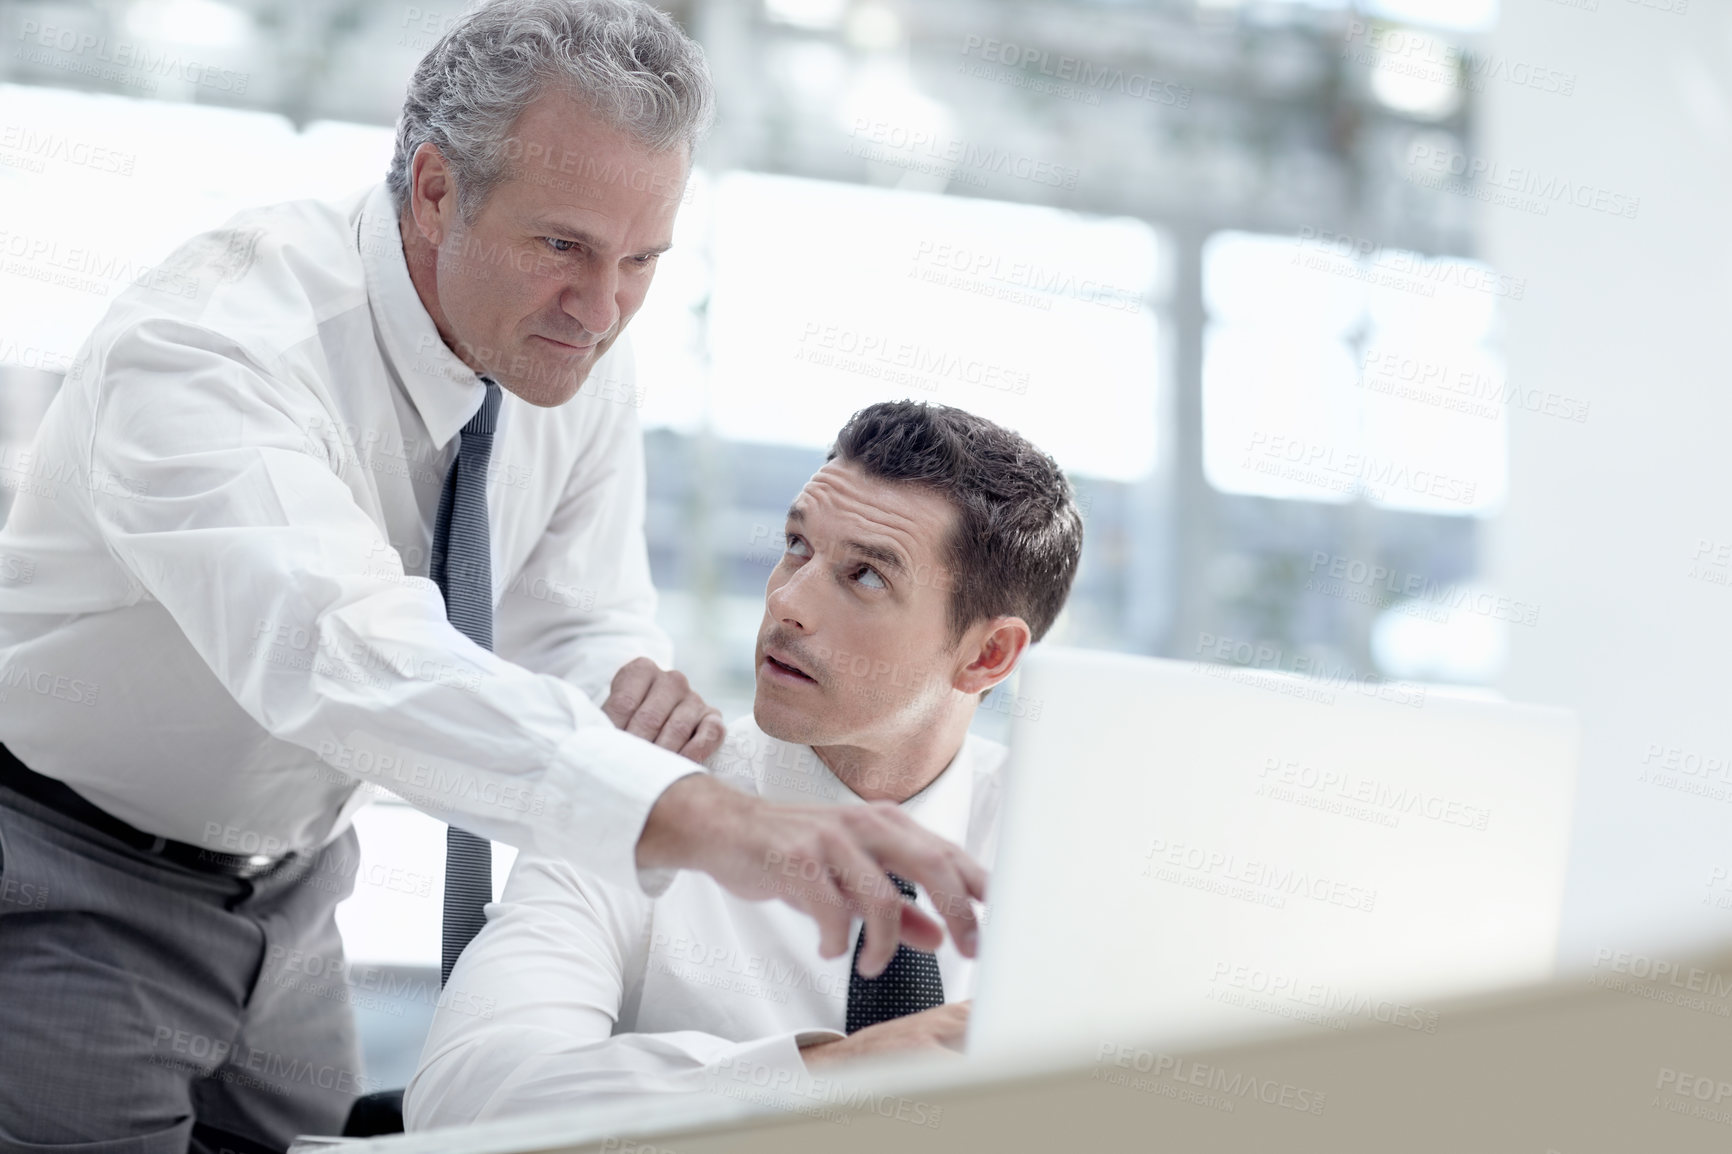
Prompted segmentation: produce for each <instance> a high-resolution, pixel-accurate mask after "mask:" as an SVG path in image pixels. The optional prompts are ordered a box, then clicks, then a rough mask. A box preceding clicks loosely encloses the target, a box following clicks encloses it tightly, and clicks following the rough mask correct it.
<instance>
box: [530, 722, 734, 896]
mask: <svg viewBox="0 0 1732 1154" xmlns="http://www.w3.org/2000/svg"><path fill="white" fill-rule="evenodd" d="M554 761H555V763H556V764H557V765H560V766H562V767H563V768H564V769H565V770H567V772H566V773H564V774H562V775H560V780H561V782H562V783H569V785H568V789H569V792H565V791H560V790H558V789H557V788H550V792H553V793H554V794H555V796H556V797H558V796H559V795H560V794H561V793H564V796H563V797H561V798H560V800H559V801H558V802H557V803H556V805H555V806H554V807H553V813H552V814H551V818H552V820H551V821H550V822H548V823H547V824H546V825H544V826H543V830H544V831H545V837H546V840H545V842H542V843H540V844H538V845H537V847H536V848H537V849H538V850H539V851H540V852H542V853H545V854H546V855H547V856H549V857H555V858H560V859H563V860H565V861H568V862H570V863H571V864H572V865H573V866H576V867H578V868H580V869H584V870H587V871H589V872H591V873H593V874H594V875H595V876H597V877H599V878H601V879H602V880H603V881H607V882H611V883H613V884H614V885H617V886H620V887H622V888H624V889H626V890H628V891H629V890H632V889H634V888H636V889H639V890H641V891H642V892H643V893H644V894H645V895H647V896H649V897H652V898H653V897H658V896H660V895H661V893H662V892H663V891H665V890H666V889H667V888H668V886H669V885H671V884H673V879H674V875H675V874H676V873H678V871H677V870H673V869H666V868H658V869H653V870H646V869H639V868H638V864H637V843H638V838H639V837H641V836H642V835H643V828H644V824H645V823H646V822H647V821H648V820H649V812H650V810H651V808H653V807H654V806H655V803H656V801H657V799H658V798H660V797H661V795H662V793H663V792H664V791H666V789H667V787H668V786H670V785H672V784H673V783H674V782H676V781H679V780H680V779H681V778H685V777H689V776H691V775H692V774H694V773H703V772H704V767H703V766H701V765H699V764H698V763H697V762H695V761H690V760H688V759H686V758H683V757H681V756H680V755H679V754H677V753H672V752H670V751H668V750H665V749H662V748H661V747H660V746H657V745H653V744H651V743H650V742H647V741H644V740H643V739H642V738H639V737H634V736H632V735H631V734H629V733H626V732H625V731H624V730H619V729H615V728H614V727H613V726H612V725H611V724H597V725H584V726H580V727H579V728H578V729H577V730H576V732H574V733H573V734H572V735H571V736H570V737H569V738H567V739H566V740H565V742H564V743H563V744H561V746H560V747H559V751H558V753H557V754H556V756H555V758H554ZM550 776H551V775H550ZM544 780H545V781H548V784H549V786H550V787H551V786H552V781H551V780H550V779H549V778H544ZM538 840H539V839H538Z"/></svg>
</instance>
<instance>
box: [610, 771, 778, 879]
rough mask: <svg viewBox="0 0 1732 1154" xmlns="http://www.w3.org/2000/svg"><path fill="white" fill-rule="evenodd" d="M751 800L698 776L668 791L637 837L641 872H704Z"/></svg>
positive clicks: (729, 837)
mask: <svg viewBox="0 0 1732 1154" xmlns="http://www.w3.org/2000/svg"><path fill="white" fill-rule="evenodd" d="M752 801H753V799H751V798H749V797H747V796H745V795H744V794H742V793H740V792H739V791H738V790H735V789H731V788H730V787H728V786H726V785H723V784H722V783H721V782H719V781H717V780H716V779H715V778H713V777H711V776H710V775H709V774H707V773H704V772H702V771H701V770H700V771H698V772H695V773H690V774H687V775H686V776H685V777H682V778H680V779H678V780H677V781H675V782H674V783H673V784H671V785H669V786H668V787H667V788H666V789H664V790H663V791H662V793H661V796H660V797H658V798H656V800H655V804H654V805H652V806H651V807H650V812H649V817H648V818H647V819H646V820H645V821H644V827H643V832H642V833H641V834H639V835H638V841H637V865H638V868H639V869H703V868H704V867H705V865H706V863H707V862H708V861H709V859H710V851H711V849H712V848H713V847H714V846H715V845H716V844H718V843H722V842H727V841H729V840H732V839H733V838H734V836H735V831H736V830H737V829H738V828H739V823H740V821H741V819H742V817H743V816H744V814H745V812H746V810H747V809H749V808H750V806H751V805H752Z"/></svg>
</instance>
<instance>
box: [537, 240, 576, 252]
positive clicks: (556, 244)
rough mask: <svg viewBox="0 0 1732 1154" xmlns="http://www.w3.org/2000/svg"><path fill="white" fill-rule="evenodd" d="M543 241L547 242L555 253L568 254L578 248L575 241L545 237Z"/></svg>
mask: <svg viewBox="0 0 1732 1154" xmlns="http://www.w3.org/2000/svg"><path fill="white" fill-rule="evenodd" d="M541 239H542V240H544V241H546V242H547V247H548V248H551V249H552V250H553V251H554V252H557V253H567V252H570V251H571V250H572V249H574V248H576V247H577V242H576V241H575V240H565V239H564V238H562V237H557V236H544V237H542V238H541ZM560 245H564V246H566V247H564V248H561V247H560Z"/></svg>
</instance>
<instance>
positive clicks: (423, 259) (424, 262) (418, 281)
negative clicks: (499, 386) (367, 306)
mask: <svg viewBox="0 0 1732 1154" xmlns="http://www.w3.org/2000/svg"><path fill="white" fill-rule="evenodd" d="M397 234H398V235H399V236H400V237H402V238H403V263H405V264H407V265H408V266H409V283H410V284H412V285H414V286H415V295H416V296H418V297H420V298H421V307H422V308H423V309H425V310H426V311H427V316H428V317H429V318H431V319H432V321H433V328H434V331H436V332H437V333H438V334H439V339H440V340H441V341H444V342H445V347H446V348H448V349H450V350H451V352H452V354H453V355H455V356H456V357H457V359H458V360H460V361H462V362H463V363H464V364H466V365H469V367H470V368H472V369H474V370H475V371H476V372H478V373H479V372H481V371H482V369H481V366H479V365H475V364H470V361H469V358H468V357H466V356H464V355H463V354H462V353H461V352H460V351H458V348H457V345H456V343H455V342H454V341H453V340H452V339H451V329H450V327H449V326H448V325H446V323H445V312H444V310H443V309H441V308H440V307H439V271H438V269H439V250H438V249H436V248H434V247H433V246H432V245H431V244H429V243H427V238H426V237H424V236H422V235H421V233H420V230H418V229H417V228H416V227H415V222H414V220H413V219H411V218H410V216H409V210H408V209H407V208H405V209H404V210H403V212H402V214H401V215H400V216H398V218H397Z"/></svg>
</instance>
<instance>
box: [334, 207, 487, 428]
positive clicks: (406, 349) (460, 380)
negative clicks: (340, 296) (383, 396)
mask: <svg viewBox="0 0 1732 1154" xmlns="http://www.w3.org/2000/svg"><path fill="white" fill-rule="evenodd" d="M355 229H356V241H357V243H358V244H359V245H360V249H361V264H362V267H363V268H364V269H365V270H366V277H367V299H368V301H369V302H370V303H371V305H372V308H373V320H374V323H375V324H376V325H377V326H378V330H379V337H380V341H381V343H382V344H383V346H384V349H383V351H384V354H385V360H386V362H387V363H388V364H390V365H391V367H392V368H394V369H395V370H396V372H397V377H398V379H399V380H401V381H402V382H403V388H404V391H406V392H407V393H408V394H409V399H410V401H412V402H413V403H414V405H415V410H416V412H418V413H419V414H420V416H421V423H422V424H423V425H425V426H426V427H427V436H428V438H429V439H430V440H431V441H432V442H433V445H434V447H435V448H443V447H444V446H445V445H447V444H448V443H450V441H451V438H452V437H454V436H456V435H457V432H458V430H460V429H461V428H463V426H464V425H465V424H467V423H468V421H469V418H470V417H472V416H474V415H475V411H476V410H477V409H479V408H480V407H481V402H482V400H483V399H484V398H485V396H486V392H487V388H486V386H485V385H483V384H482V383H481V377H480V375H479V374H478V373H476V371H475V370H474V369H472V368H470V367H469V366H468V365H466V364H464V363H463V362H462V360H461V359H459V358H458V356H457V354H456V353H454V352H452V351H451V350H450V348H449V347H447V346H446V344H445V342H444V341H443V340H442V339H440V336H439V330H438V328H437V327H436V326H435V325H434V324H433V318H432V316H431V315H429V314H428V312H427V309H426V306H424V305H423V304H422V303H421V296H420V294H419V293H417V292H416V291H415V282H414V281H412V280H410V279H409V262H408V260H407V259H406V258H405V257H404V255H403V237H402V234H401V233H400V232H399V231H398V226H397V214H396V212H395V211H393V209H392V206H391V193H390V190H389V189H388V188H387V187H386V186H385V183H384V182H383V181H380V182H379V183H378V184H377V185H375V186H374V188H373V190H372V192H371V193H369V194H368V196H367V199H366V202H365V204H364V205H363V206H362V208H361V215H360V218H359V219H358V220H357V222H356V226H355Z"/></svg>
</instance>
